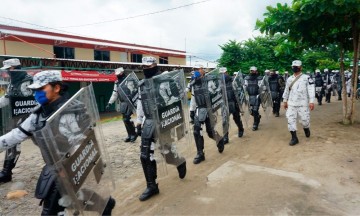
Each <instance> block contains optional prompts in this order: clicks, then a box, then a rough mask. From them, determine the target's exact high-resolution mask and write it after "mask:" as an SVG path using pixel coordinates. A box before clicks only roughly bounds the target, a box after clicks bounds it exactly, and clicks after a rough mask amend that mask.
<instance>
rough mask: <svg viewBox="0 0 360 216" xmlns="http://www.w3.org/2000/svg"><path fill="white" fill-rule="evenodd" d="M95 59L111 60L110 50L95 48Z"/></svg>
mask: <svg viewBox="0 0 360 216" xmlns="http://www.w3.org/2000/svg"><path fill="white" fill-rule="evenodd" d="M94 60H97V61H110V51H101V50H94Z"/></svg>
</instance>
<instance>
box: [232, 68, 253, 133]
mask: <svg viewBox="0 0 360 216" xmlns="http://www.w3.org/2000/svg"><path fill="white" fill-rule="evenodd" d="M244 83H245V81H244V78H243V75H242V73H240V72H239V73H238V74H236V76H235V77H234V80H233V88H234V92H235V97H236V101H237V104H238V106H239V109H240V112H241V115H242V116H244V120H245V124H246V126H247V127H249V124H248V121H249V119H250V111H249V109H250V104H249V94H248V93H247V91H245V89H244Z"/></svg>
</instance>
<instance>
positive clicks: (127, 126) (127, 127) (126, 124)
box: [124, 121, 131, 142]
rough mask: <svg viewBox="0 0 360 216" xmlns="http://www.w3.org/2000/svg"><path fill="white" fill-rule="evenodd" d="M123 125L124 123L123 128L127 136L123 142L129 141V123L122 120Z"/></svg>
mask: <svg viewBox="0 0 360 216" xmlns="http://www.w3.org/2000/svg"><path fill="white" fill-rule="evenodd" d="M124 125H125V129H126V132H127V134H128V136H127V137H126V138H125V139H124V142H130V140H131V137H130V128H129V124H128V123H127V122H125V121H124Z"/></svg>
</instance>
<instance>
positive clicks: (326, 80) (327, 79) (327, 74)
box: [324, 69, 333, 103]
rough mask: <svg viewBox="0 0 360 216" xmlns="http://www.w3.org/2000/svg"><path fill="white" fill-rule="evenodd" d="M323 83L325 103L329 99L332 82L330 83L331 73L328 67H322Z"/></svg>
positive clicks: (328, 101)
mask: <svg viewBox="0 0 360 216" xmlns="http://www.w3.org/2000/svg"><path fill="white" fill-rule="evenodd" d="M324 72H325V74H324V85H325V101H326V102H327V103H330V99H331V91H332V90H333V89H332V83H331V73H330V71H329V69H324Z"/></svg>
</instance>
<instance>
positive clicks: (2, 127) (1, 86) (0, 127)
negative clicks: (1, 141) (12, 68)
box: [0, 72, 12, 135]
mask: <svg viewBox="0 0 360 216" xmlns="http://www.w3.org/2000/svg"><path fill="white" fill-rule="evenodd" d="M1 74H2V72H0V75H1ZM8 86H9V81H8V80H7V79H6V78H4V77H3V76H1V78H0V97H1V99H2V103H3V104H0V135H3V134H5V133H6V132H8V131H9V130H11V128H12V124H11V109H10V106H9V102H8V101H9V100H8V99H7V98H5V94H6V91H7V89H8Z"/></svg>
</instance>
